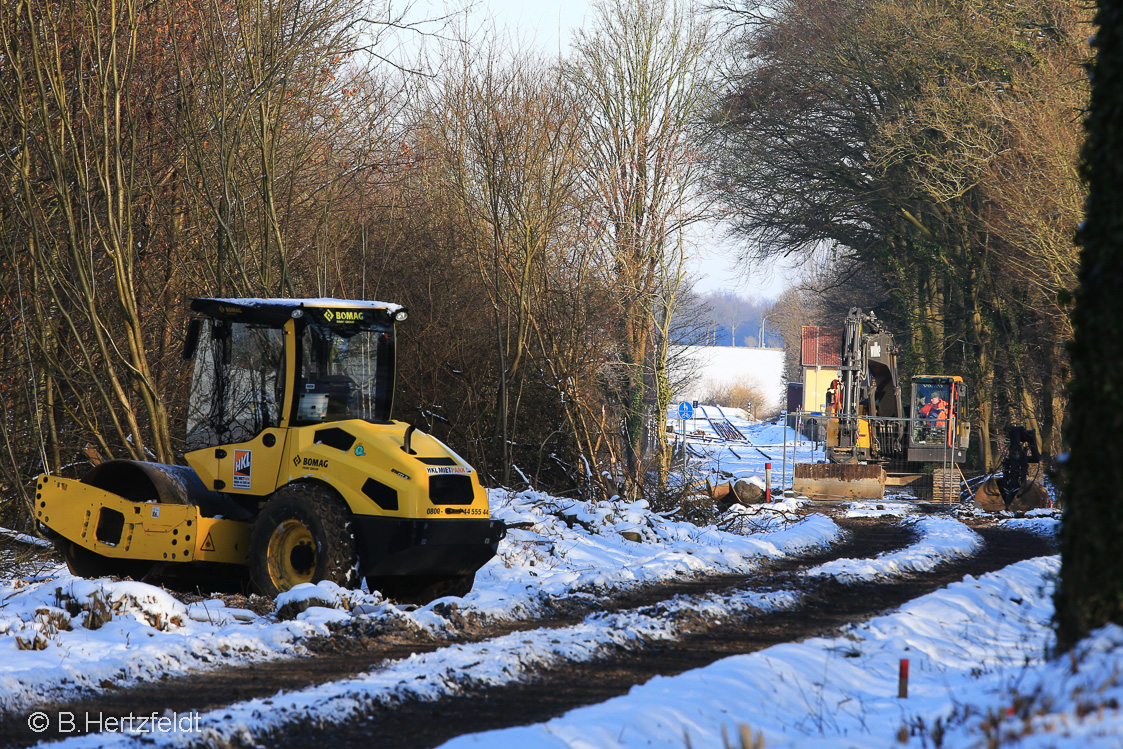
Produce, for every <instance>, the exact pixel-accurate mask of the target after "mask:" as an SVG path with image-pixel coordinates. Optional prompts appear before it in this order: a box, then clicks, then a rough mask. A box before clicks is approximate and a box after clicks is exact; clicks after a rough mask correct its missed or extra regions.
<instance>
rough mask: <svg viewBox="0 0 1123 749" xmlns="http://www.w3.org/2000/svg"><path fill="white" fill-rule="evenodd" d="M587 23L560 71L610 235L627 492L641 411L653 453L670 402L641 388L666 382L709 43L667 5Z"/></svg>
mask: <svg viewBox="0 0 1123 749" xmlns="http://www.w3.org/2000/svg"><path fill="white" fill-rule="evenodd" d="M592 18H593V22H592V26H591V28H590V30H588V31H581V32H579V33H578V35H577V39H576V43H575V48H574V49H575V52H574V55H573V57H572V59H571V60H570V61H569V62H568V65H567V68H566V70H567V72H568V75H569V78H570V79H571V80H572V81H573V83H574V85H575V86H576V87H577V89H578V91H579V94H580V96H579V101H580V102H581V104H582V106H583V107H584V109H583V111H582V117H583V119H584V121H585V123H586V127H587V141H586V151H587V157H588V159H589V165H588V180H589V187H588V190H589V192H590V193H591V194H592V195H594V196H595V197H596V199H597V201H598V202H599V205H600V208H601V211H602V212H603V216H604V221H605V223H606V225H607V228H608V232H607V236H606V242H605V248H604V249H605V260H604V267H605V269H606V273H607V274H608V277H609V279H610V280H609V281H608V283H609V284H610V285H611V288H612V294H613V301H614V304H613V307H614V312H615V315H616V316H617V317H618V319H619V324H618V327H617V329H616V331H615V336H614V342H615V344H616V354H615V358H616V365H615V375H614V377H613V386H612V387H613V390H614V393H615V399H616V401H617V403H618V404H619V407H620V409H621V413H622V422H623V423H622V433H623V443H624V453H625V458H626V463H627V469H628V476H627V481H628V485H629V487H630V488H633V489H634V488H636V487H637V486H638V485H639V483H640V481H641V479H642V470H643V469H642V463H643V452H644V449H643V448H644V430H645V427H646V425H647V409H648V407H649V406H653V407H654V411H655V415H656V418H657V420H658V423H659V424H660V428H659V429H658V430H657V432H658V436H657V445H658V447H659V450H660V452H662V451H663V450H664V449H665V435H664V434H663V429H662V428H661V424H662V419H663V417H662V415H661V414H662V413H663V412H665V410H666V406H667V399H668V398H669V392H668V391H667V389H666V388H665V386H664V385H663V384H657V385H656V390H655V397H654V399H652V398H651V397H650V396H651V393H650V391H649V385H648V383H649V382H650V381H654V382H656V383H665V370H666V355H667V350H666V348H665V347H658V348H657V347H656V345H655V342H656V329H657V327H658V326H657V324H656V320H657V319H659V320H664V321H666V320H669V317H668V316H667V311H668V310H669V311H670V312H672V313H673V310H674V306H675V301H676V295H677V290H678V279H680V278H681V276H680V274H679V270H678V268H679V264H680V262H681V255H680V254H679V253H678V252H677V251H676V250H677V248H678V247H679V245H678V239H679V238H678V234H679V232H680V231H681V229H682V228H683V227H684V226H686V225H688V224H689V223H691V222H692V221H694V220H696V219H697V218H698V217H699V214H700V212H701V208H700V207H699V204H700V201H701V197H700V194H699V193H700V187H701V179H702V164H701V161H700V159H699V151H698V149H697V145H696V141H695V140H694V139H695V137H697V136H698V135H699V129H698V127H697V126H698V122H699V118H700V116H701V114H702V113H703V112H704V110H705V109H706V107H707V106H708V105H709V103H710V101H711V97H712V87H711V81H712V76H711V69H712V68H711V66H710V53H711V52H712V51H713V50H712V45H714V44H715V41H716V40H715V36H714V34H713V32H712V31H711V28H710V26H709V24H708V22H707V20H706V16H705V15H704V14H702V13H700V12H698V11H697V9H696V8H694V7H691V6H689V5H688V4H686V3H678V2H675V1H674V0H602V1H601V2H597V3H595V4H594V5H593V8H592ZM661 293H662V294H663V296H662V298H661V299H660V294H661ZM660 310H662V313H661V312H660ZM665 327H666V326H665V325H664V326H663V328H664V329H665ZM664 337H665V336H664ZM652 400H654V403H652V402H651V401H652Z"/></svg>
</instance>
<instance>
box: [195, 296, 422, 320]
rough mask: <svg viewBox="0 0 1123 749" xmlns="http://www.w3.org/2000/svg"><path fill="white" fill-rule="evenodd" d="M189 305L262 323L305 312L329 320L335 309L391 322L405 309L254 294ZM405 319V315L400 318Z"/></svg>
mask: <svg viewBox="0 0 1123 749" xmlns="http://www.w3.org/2000/svg"><path fill="white" fill-rule="evenodd" d="M191 309H192V311H194V312H198V313H199V314H201V315H205V316H207V317H211V318H214V319H219V320H242V321H244V322H252V323H258V324H263V325H278V326H279V325H283V324H284V323H285V322H286V321H287V320H290V319H292V318H294V317H303V316H304V314H305V312H314V313H316V314H314V315H313V317H314V318H317V319H320V318H323V319H324V320H326V321H328V322H330V321H331V320H332V319H333V318H334V317H336V316H337V315H336V312H337V311H343V312H344V313H346V314H345V315H342V316H340V317H345V318H346V319H349V320H352V321H354V322H359V320H362V322H365V323H367V324H375V325H393V324H394V321H395V315H397V314H398V313H399V312H403V311H404V310H405V308H404V307H402V305H400V304H394V303H393V302H376V301H367V300H363V299H331V298H328V297H320V298H316V299H254V298H201V299H193V300H192V301H191ZM403 319H404V318H403Z"/></svg>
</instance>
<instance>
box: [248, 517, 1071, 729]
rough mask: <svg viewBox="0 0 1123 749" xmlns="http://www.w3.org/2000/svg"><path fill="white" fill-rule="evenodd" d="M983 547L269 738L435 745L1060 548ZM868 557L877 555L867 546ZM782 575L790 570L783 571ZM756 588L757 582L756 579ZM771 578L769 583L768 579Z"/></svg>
mask: <svg viewBox="0 0 1123 749" xmlns="http://www.w3.org/2000/svg"><path fill="white" fill-rule="evenodd" d="M976 530H978V532H979V533H980V534H981V535H982V536H983V538H984V541H985V544H986V545H985V547H984V549H983V551H982V552H981V553H980V554H978V555H977V556H975V557H972V558H970V559H965V560H960V561H957V562H953V563H949V564H947V565H944V566H943V567H941V568H939V569H938V570H936V571H935V572H933V573H930V574H926V575H921V576H916V577H914V578H910V579H906V580H900V581H892V582H880V583H859V584H842V583H839V582H837V581H835V580H833V579H830V578H826V579H811V580H808V579H802V578H801V579H800V580H799V581H798V582H799V585H798V587H800V588H801V589H802V590H803V591H804V594H805V596H806V598H805V599H804V603H803V604H802V605H800V606H799V607H798V608H796V609H791V610H787V611H779V612H775V613H770V614H764V615H757V616H754V617H752V618H751V620H750V621H746V622H743V623H741V622H731V621H728V620H727V621H726V622H725V623H724V624H723V625H721V626H717V627H711V628H710V629H708V630H706V631H702V632H696V633H694V634H692V635H690V636H688V637H686V638H684V639H683V640H680V641H678V642H675V643H671V644H669V645H665V646H662V647H659V648H657V649H655V648H653V649H649V650H646V651H642V652H633V653H626V654H623V655H620V656H617V657H614V658H611V659H608V660H604V661H599V662H595V663H582V664H565V665H564V666H562V667H561V668H559V669H556V670H553V671H549V672H545V673H541V674H538V678H536V679H534V680H532V681H530V682H529V683H517V684H513V685H510V686H506V687H499V688H493V689H487V690H484V691H481V692H479V693H476V694H472V695H467V696H462V697H452V698H447V699H443V700H441V701H439V702H431V703H426V702H410V703H405V704H403V705H399V706H396V707H394V708H391V709H380V708H376V709H374V710H372V711H371V712H370V713H369V714H368V715H365V716H363V717H362V718H360V719H358V720H355V721H352V722H350V723H347V724H343V725H338V726H322V727H321V726H309V727H308V728H307V729H302V728H301V727H293V728H290V729H287V730H286V731H285V732H284V734H283V735H279V736H273V737H270V740H269V742H268V743H269V745H270V746H274V747H294V748H295V747H306V746H307V745H308V742H309V740H310V739H311V738H313V737H315V739H316V740H317V741H327V742H330V744H331V746H332V747H333V749H343V747H366V746H370V742H371V737H375V736H376V737H379V740H378V745H379V746H380V747H382V746H386V747H403V748H411V747H417V748H421V747H431V746H436V745H438V744H441V743H443V742H445V741H447V740H449V739H451V738H454V737H456V736H459V735H461V734H465V733H473V732H478V731H486V730H492V729H496V728H507V727H510V726H517V725H526V724H529V723H536V722H540V721H545V720H549V719H550V718H553V717H556V716H559V715H561V714H563V713H565V712H567V711H568V710H571V709H573V708H576V707H581V706H584V705H590V704H595V703H599V702H604V701H605V700H608V699H611V698H612V697H616V696H619V695H622V694H626V693H627V692H628V690H629V689H631V687H633V686H635V685H637V684H642V683H644V682H646V681H647V680H649V679H650V678H652V677H653V676H658V675H664V676H668V675H674V674H678V673H682V672H683V671H686V670H689V669H692V668H698V667H701V666H705V665H708V664H710V663H713V662H714V661H716V660H719V659H721V658H725V657H727V656H730V655H736V654H739V653H750V652H754V651H756V650H762V649H764V648H767V647H771V646H772V645H777V644H780V643H784V642H793V641H798V640H802V639H805V638H807V637H812V636H816V635H829V634H833V633H835V632H836V631H837V630H838V629H839V628H840V627H842V626H844V625H847V624H851V623H855V622H861V621H864V620H866V619H869V618H871V617H873V616H876V615H878V614H881V613H883V612H885V611H888V610H892V609H895V608H897V607H899V606H900V605H902V604H903V603H905V602H906V601H909V600H911V599H913V598H916V597H918V596H921V595H924V594H926V593H930V592H932V591H934V590H937V589H938V588H941V587H943V586H945V585H948V584H949V583H953V582H957V581H959V580H962V579H963V577H964V576H965V575H975V576H978V575H982V574H985V573H987V572H992V571H994V570H997V569H1001V568H1002V567H1005V566H1007V565H1009V564H1012V563H1014V562H1017V561H1021V560H1022V559H1029V558H1032V557H1037V556H1043V555H1047V554H1054V553H1056V549H1055V547H1054V546H1053V544H1052V543H1051V542H1049V541H1047V540H1044V539H1042V538H1041V537H1039V536H1036V535H1033V534H1029V533H1024V532H1021V531H1015V530H1008V529H998V528H978V529H976ZM862 556H872V555H871V554H862ZM794 573H795V571H794V570H793V571H791V572H789V573H787V574H784V573H781V574H780V575H779V576H778V577H779V578H780V579H776V577H774V578H773V580H772V585H776V586H777V587H784V585H785V584H787V585H788V586H789V587H796V585H795V584H794V583H796V579H795V575H794ZM783 578H787V579H786V580H784V579H783ZM754 587H756V586H754ZM770 587H771V585H770Z"/></svg>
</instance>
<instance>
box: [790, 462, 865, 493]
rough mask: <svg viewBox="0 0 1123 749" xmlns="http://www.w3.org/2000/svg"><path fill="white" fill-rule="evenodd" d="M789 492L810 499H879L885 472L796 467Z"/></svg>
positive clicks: (827, 466) (835, 466) (850, 467)
mask: <svg viewBox="0 0 1123 749" xmlns="http://www.w3.org/2000/svg"><path fill="white" fill-rule="evenodd" d="M792 488H793V489H794V490H795V491H797V492H798V493H800V494H802V495H804V496H806V497H811V498H812V499H881V498H882V497H884V496H885V469H884V468H882V467H881V466H880V465H874V464H868V465H862V464H859V463H797V464H796V466H795V476H794V477H793V479H792Z"/></svg>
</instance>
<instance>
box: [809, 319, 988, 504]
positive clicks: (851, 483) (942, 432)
mask: <svg viewBox="0 0 1123 749" xmlns="http://www.w3.org/2000/svg"><path fill="white" fill-rule="evenodd" d="M841 362H842V363H841V365H840V366H839V378H838V379H837V380H835V381H834V382H833V383H832V384H831V388H830V390H829V391H828V392H827V404H826V406H827V413H826V427H827V428H826V444H825V452H826V457H827V462H826V463H819V464H797V465H796V466H795V471H794V477H793V488H794V489H795V490H796V491H798V492H801V493H803V494H805V495H806V496H809V497H818V498H828V499H831V498H834V499H880V498H882V497H883V496H884V493H885V487H886V484H889V485H894V484H896V485H898V486H903V485H906V484H911V483H915V482H916V481H918V480H920V479H924V480H927V474H926V473H923V472H922V471H921V472H917V471H915V470H901V471H896V472H895V473H890V472H889V471H887V470H886V466H887V465H889V464H890V463H893V464H897V465H898V466H902V467H906V468H907V467H908V466H909V465H910V464H911V467H912V468H915V469H920V467H921V466H922V465H923V464H935V463H938V464H942V466H945V467H941V468H939V469H938V470H937V471H936V479H935V481H936V483H935V484H933V489H934V493H938V494H941V496H943V495H949V496H950V494H951V493H953V488H952V487H953V486H954V495H955V498H956V499H958V487H959V480H958V478H955V479H954V481H953V480H952V475H953V474H954V469H955V466H954V464H957V463H961V462H963V461H964V460H965V459H966V457H967V447H968V445H969V443H970V439H971V423H970V421H969V420H968V419H966V418H963V416H962V412H963V411H964V410H965V409H966V407H967V383H965V382H964V381H963V378H962V377H958V376H956V375H918V376H914V377H913V378H912V381H911V385H912V390H911V398H910V403H909V407H908V408H906V407H905V405H904V403H903V402H902V394H901V390H902V388H901V385H900V382H899V376H900V375H899V370H898V367H897V345H896V343H895V342H894V340H893V335H892V334H891V333H890V332H889V331H888V330H886V328H885V326H884V325H883V324H882V323H881V321H880V320H878V319H877V317H876V316H875V315H874V314H873V313H872V312H867V311H863V310H861V309H859V308H852V309H851V310H850V312H849V313H848V314H847V316H846V321H845V326H844V329H843V339H842V350H841ZM910 414H911V418H909V416H910Z"/></svg>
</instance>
